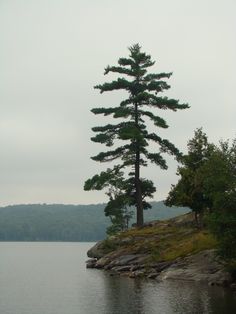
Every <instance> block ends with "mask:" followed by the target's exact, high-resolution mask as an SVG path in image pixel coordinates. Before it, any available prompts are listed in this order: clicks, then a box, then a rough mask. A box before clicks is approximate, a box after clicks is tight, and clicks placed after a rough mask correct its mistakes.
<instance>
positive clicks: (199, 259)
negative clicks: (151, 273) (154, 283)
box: [160, 250, 231, 286]
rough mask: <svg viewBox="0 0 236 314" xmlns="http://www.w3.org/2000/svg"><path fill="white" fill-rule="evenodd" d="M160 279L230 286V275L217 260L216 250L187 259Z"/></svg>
mask: <svg viewBox="0 0 236 314" xmlns="http://www.w3.org/2000/svg"><path fill="white" fill-rule="evenodd" d="M160 279H162V280H164V279H172V280H187V281H198V282H205V283H208V284H210V285H220V286H224V285H229V284H230V282H231V277H230V275H229V274H228V273H227V272H226V271H225V270H224V267H223V265H222V263H221V262H220V261H219V260H218V259H217V258H216V254H215V250H206V251H202V252H200V253H197V254H195V255H191V256H189V257H186V258H184V259H182V260H180V261H178V262H176V263H175V264H173V265H172V266H170V267H169V268H167V269H165V270H164V271H162V272H161V274H160Z"/></svg>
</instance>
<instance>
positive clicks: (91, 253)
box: [87, 241, 104, 258]
mask: <svg viewBox="0 0 236 314" xmlns="http://www.w3.org/2000/svg"><path fill="white" fill-rule="evenodd" d="M102 243H103V241H99V242H97V243H96V244H95V245H94V246H93V247H91V249H89V250H88V252H87V256H88V257H89V258H101V257H103V256H104V251H103V248H102Z"/></svg>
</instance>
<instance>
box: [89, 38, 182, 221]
mask: <svg viewBox="0 0 236 314" xmlns="http://www.w3.org/2000/svg"><path fill="white" fill-rule="evenodd" d="M129 51H130V55H129V57H128V58H120V59H119V60H118V65H117V66H107V68H106V69H105V74H108V73H110V72H113V73H117V74H121V75H122V77H119V78H118V79H117V80H114V81H112V82H109V83H104V84H102V85H97V86H95V88H96V89H98V90H100V93H103V92H107V91H115V90H124V91H127V92H128V98H127V99H125V100H123V101H121V103H120V105H119V106H117V107H110V108H94V109H92V112H93V113H94V114H96V115H97V114H102V115H104V116H108V115H113V118H115V119H117V118H121V119H122V122H119V123H117V124H108V125H105V126H99V127H94V128H93V129H92V130H93V131H94V132H95V133H96V135H95V136H94V137H92V138H91V140H92V141H94V142H97V143H101V144H105V145H106V146H107V147H111V146H113V144H114V141H115V140H117V139H118V140H119V143H120V142H121V141H124V145H121V146H119V147H116V148H115V149H113V150H109V151H106V152H101V153H99V154H98V155H96V156H94V157H92V159H93V160H95V161H99V162H110V161H114V160H116V159H120V162H119V165H118V166H116V167H115V168H114V169H113V170H112V169H109V170H108V171H107V172H103V173H101V174H100V175H96V176H94V177H93V178H92V179H89V180H87V181H86V182H85V187H84V188H85V190H90V189H101V188H104V187H106V178H105V177H106V176H107V177H110V176H111V175H112V174H113V173H115V172H117V171H120V170H122V169H123V168H126V167H129V168H131V171H130V172H129V174H128V179H127V180H125V182H126V184H127V189H125V190H126V191H125V197H126V199H129V201H128V203H129V204H133V205H135V207H136V211H137V225H138V226H142V225H143V209H144V208H148V207H149V206H150V205H149V204H148V203H147V202H146V201H145V197H146V196H148V197H151V196H152V194H153V193H154V192H155V188H154V186H153V184H152V182H150V181H149V180H145V179H143V178H141V176H140V168H141V167H146V166H147V165H148V161H150V162H152V163H154V164H156V165H158V166H159V167H161V168H162V169H167V165H166V161H165V159H164V158H163V157H162V153H169V154H171V155H174V156H176V157H179V156H180V152H179V150H178V149H177V148H176V147H175V146H174V145H173V144H172V143H170V142H169V141H168V140H166V139H162V138H161V137H160V136H159V135H157V134H156V133H149V132H148V130H147V126H146V123H145V119H146V118H149V119H150V120H151V121H152V122H153V123H154V125H155V126H156V127H159V128H167V127H168V125H167V124H166V121H165V120H164V119H162V118H161V117H159V116H157V115H155V114H154V113H152V112H151V111H149V110H145V108H147V107H148V108H154V109H163V110H166V109H170V110H173V111H176V110H178V109H185V108H188V105H187V104H179V102H178V100H175V99H169V98H167V97H166V96H164V97H161V96H159V95H158V94H160V93H162V92H164V91H165V90H167V89H169V88H170V86H169V85H168V84H167V83H166V81H165V79H168V78H169V77H170V76H171V75H172V73H158V74H153V73H148V71H147V70H148V68H149V67H151V66H153V65H154V63H155V62H154V61H152V60H151V56H150V55H147V54H146V53H144V52H141V47H140V46H139V45H138V44H135V45H133V46H131V47H130V48H129ZM150 141H153V142H155V143H156V144H158V145H159V151H155V152H150V151H149V150H148V146H149V142H150ZM105 173H106V174H105ZM104 180H105V181H104Z"/></svg>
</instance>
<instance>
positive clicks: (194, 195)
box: [165, 128, 214, 222]
mask: <svg viewBox="0 0 236 314" xmlns="http://www.w3.org/2000/svg"><path fill="white" fill-rule="evenodd" d="M213 151H214V145H212V144H209V143H208V140H207V136H206V134H205V133H204V132H203V131H202V129H201V128H200V129H197V130H196V131H195V132H194V137H193V138H192V139H191V140H190V141H189V142H188V154H187V155H185V156H183V157H182V159H181V163H182V165H181V166H180V167H178V170H177V175H178V176H180V179H179V181H178V182H177V184H176V185H172V188H171V191H170V192H169V195H168V197H167V199H166V201H165V204H166V205H167V206H173V205H175V206H186V207H189V208H191V209H192V210H193V211H194V213H195V218H196V222H198V217H199V216H201V215H202V213H203V211H204V210H205V209H207V208H209V207H210V199H209V195H207V194H206V193H205V191H204V179H205V178H204V173H203V172H202V170H201V169H202V167H203V165H204V164H205V163H206V162H207V161H208V160H209V158H210V156H211V154H212V152H213Z"/></svg>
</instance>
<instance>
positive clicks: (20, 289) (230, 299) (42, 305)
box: [0, 242, 236, 314]
mask: <svg viewBox="0 0 236 314" xmlns="http://www.w3.org/2000/svg"><path fill="white" fill-rule="evenodd" d="M91 246H92V244H91V243H45V242H44V243H39V242H34V243H32V242H19V243H13V242H10V243H9V242H2V243H0V314H95V313H96V314H128V313H129V314H154V313H155V314H159V313H160V314H172V313H177V314H204V313H206V314H208V313H214V314H231V313H232V314H233V313H236V298H235V295H233V293H231V292H230V291H228V290H223V289H220V288H214V287H207V286H204V285H196V284H193V283H183V282H181V283H180V282H164V283H157V282H154V281H145V280H144V281H142V280H141V281H140V280H133V279H129V278H114V277H110V276H109V274H108V273H105V272H103V271H99V270H93V269H86V268H85V261H86V259H87V257H86V251H87V250H88V248H89V247H91Z"/></svg>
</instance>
